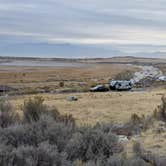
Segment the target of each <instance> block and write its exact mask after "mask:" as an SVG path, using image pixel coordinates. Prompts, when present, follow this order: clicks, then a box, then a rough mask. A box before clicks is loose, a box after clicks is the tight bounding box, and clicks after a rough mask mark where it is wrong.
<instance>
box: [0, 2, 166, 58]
mask: <svg viewBox="0 0 166 166" xmlns="http://www.w3.org/2000/svg"><path fill="white" fill-rule="evenodd" d="M40 43H47V44H51V45H54V44H60V43H61V44H63V43H68V44H71V45H79V46H89V47H90V46H95V48H96V47H98V48H103V49H108V50H109V47H111V48H114V50H117V51H120V52H125V53H138V52H148V53H149V52H166V48H165V46H166V0H0V55H3V54H4V55H6V54H5V51H6V52H8V54H10V55H11V51H12V49H11V48H12V47H11V46H16V47H19V46H20V47H21V46H22V45H23V44H24V45H26V44H27V45H28V44H31V45H33V44H34V47H37V45H39V44H40ZM85 48H86V47H85ZM10 49H11V51H10ZM38 49H40V47H38ZM73 49H74V48H73ZM20 51H21V50H20ZM80 51H81V50H80ZM18 52H19V51H18V50H17V53H18ZM31 53H32V52H31ZM31 53H30V54H31ZM13 55H15V54H14V53H13ZM48 55H49V53H48ZM52 55H53V54H52ZM55 56H56V55H55ZM62 56H63V55H62ZM65 56H66V55H65ZM78 56H79V55H78ZM107 56H108V55H107Z"/></svg>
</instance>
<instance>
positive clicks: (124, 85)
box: [109, 80, 132, 91]
mask: <svg viewBox="0 0 166 166" xmlns="http://www.w3.org/2000/svg"><path fill="white" fill-rule="evenodd" d="M109 86H110V89H111V90H119V91H125V90H126V91H127V90H131V89H132V82H131V81H127V80H113V81H111V82H110V84H109Z"/></svg>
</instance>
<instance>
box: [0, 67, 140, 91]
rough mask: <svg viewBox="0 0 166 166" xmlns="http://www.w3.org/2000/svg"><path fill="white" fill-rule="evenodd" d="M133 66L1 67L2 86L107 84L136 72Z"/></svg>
mask: <svg viewBox="0 0 166 166" xmlns="http://www.w3.org/2000/svg"><path fill="white" fill-rule="evenodd" d="M136 70H137V69H136V68H134V67H132V66H127V65H120V64H112V65H99V64H98V65H97V64H91V65H90V64H89V65H87V67H0V78H1V79H0V84H5V85H10V86H14V87H17V88H23V87H33V88H35V87H40V86H55V87H57V88H58V85H59V82H60V81H64V82H65V85H70V86H73V84H74V85H75V84H76V85H79V83H80V82H84V83H87V84H89V85H90V84H92V83H99V82H100V83H107V82H108V80H109V79H111V78H113V77H114V76H115V75H117V74H119V73H121V72H124V71H133V72H134V71H136Z"/></svg>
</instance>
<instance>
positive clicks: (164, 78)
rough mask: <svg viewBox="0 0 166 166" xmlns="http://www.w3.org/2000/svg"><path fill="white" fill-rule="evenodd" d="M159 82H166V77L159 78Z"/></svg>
mask: <svg viewBox="0 0 166 166" xmlns="http://www.w3.org/2000/svg"><path fill="white" fill-rule="evenodd" d="M158 80H159V81H166V76H161V77H159V78H158Z"/></svg>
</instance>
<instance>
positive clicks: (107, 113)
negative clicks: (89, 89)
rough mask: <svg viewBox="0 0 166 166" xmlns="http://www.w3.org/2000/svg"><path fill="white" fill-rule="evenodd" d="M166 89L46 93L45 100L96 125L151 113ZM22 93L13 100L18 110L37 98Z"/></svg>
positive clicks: (77, 118) (80, 122)
mask: <svg viewBox="0 0 166 166" xmlns="http://www.w3.org/2000/svg"><path fill="white" fill-rule="evenodd" d="M163 93H164V91H162V90H161V91H151V92H107V93H79V94H52V95H51V94H42V97H43V98H44V99H45V103H46V104H47V105H49V106H55V107H57V108H58V110H59V111H60V113H62V114H72V115H73V117H74V118H75V119H76V122H77V124H79V125H81V124H90V125H94V124H96V123H97V122H100V123H101V122H116V123H124V122H126V121H128V120H129V118H130V116H131V114H133V113H137V114H138V115H142V114H144V115H148V114H151V113H152V112H153V111H154V109H155V108H156V106H157V105H159V104H160V101H161V96H162V94H163ZM33 96H34V95H32V96H21V97H15V98H13V99H11V101H12V103H13V104H14V105H15V106H16V108H17V110H19V109H20V105H21V104H23V100H25V99H27V98H29V97H33ZM68 96H76V97H78V101H73V102H70V101H67V97H68Z"/></svg>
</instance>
